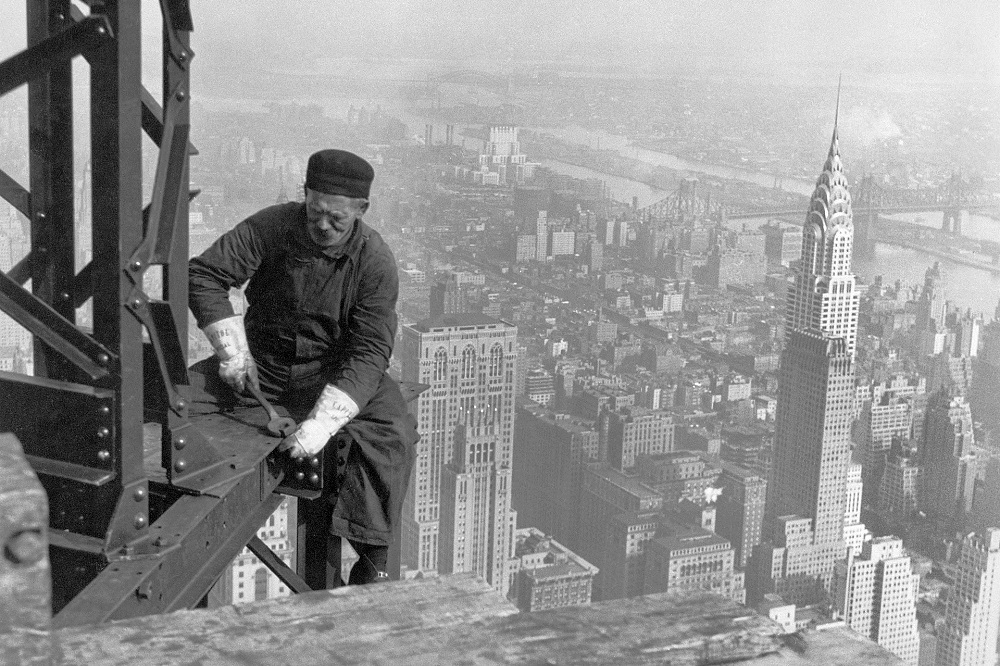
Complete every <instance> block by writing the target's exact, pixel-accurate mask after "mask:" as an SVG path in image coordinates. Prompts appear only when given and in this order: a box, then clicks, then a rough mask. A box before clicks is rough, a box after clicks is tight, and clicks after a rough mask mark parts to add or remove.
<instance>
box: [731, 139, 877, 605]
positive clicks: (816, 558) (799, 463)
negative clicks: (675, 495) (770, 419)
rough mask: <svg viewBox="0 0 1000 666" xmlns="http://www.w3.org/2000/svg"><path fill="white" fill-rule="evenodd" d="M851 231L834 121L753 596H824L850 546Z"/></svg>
mask: <svg viewBox="0 0 1000 666" xmlns="http://www.w3.org/2000/svg"><path fill="white" fill-rule="evenodd" d="M853 233H854V227H853V221H852V212H851V195H850V193H849V192H848V191H847V178H846V176H845V175H844V169H843V165H842V164H841V160H840V149H839V145H838V140H837V126H836V122H834V130H833V139H832V141H831V143H830V151H829V154H828V156H827V158H826V163H825V165H824V167H823V173H821V174H820V176H819V178H818V179H817V181H816V189H815V190H814V191H813V195H812V200H811V202H810V204H809V212H808V213H807V215H806V219H805V224H804V228H803V235H802V260H801V262H800V264H799V267H798V269H797V271H796V275H795V281H794V284H793V285H791V287H790V288H789V292H788V302H787V310H786V313H785V330H786V338H785V348H784V350H783V351H782V354H781V364H780V367H779V371H778V403H777V411H776V414H775V432H774V468H773V472H772V479H771V480H769V483H768V497H767V504H766V508H765V521H764V522H765V534H766V535H767V536H768V537H769V538H770V541H771V543H770V544H768V543H767V542H765V543H762V544H761V545H760V546H759V547H758V549H757V551H760V555H761V557H760V558H758V562H757V563H755V565H754V566H753V567H752V569H753V575H752V578H754V577H756V579H755V580H753V581H752V583H751V584H748V587H749V588H750V589H749V590H748V592H749V593H750V602H751V603H754V604H755V603H757V602H759V601H760V598H762V595H763V594H765V593H767V592H777V593H778V594H781V595H782V596H783V597H784V598H785V601H787V602H789V603H795V604H807V603H812V602H815V601H821V600H823V599H824V598H825V597H826V595H827V594H829V591H830V582H831V576H832V573H833V568H834V564H835V563H836V562H837V561H838V560H839V559H841V558H842V557H843V556H844V553H845V543H844V514H845V507H844V502H845V498H844V496H845V491H846V484H847V466H848V464H849V462H850V447H851V420H852V415H853V410H854V401H855V388H854V347H855V338H856V335H857V325H858V300H859V294H858V291H857V289H856V288H855V279H854V275H853V274H852V273H851V245H852V239H853ZM803 520H804V521H805V522H802V521H803ZM787 529H792V532H791V533H789V532H787ZM803 530H805V532H806V533H808V536H806V534H805V533H803ZM786 543H790V544H795V545H788V546H787V547H784V544H786ZM757 551H755V558H756V553H757ZM758 595H759V596H758Z"/></svg>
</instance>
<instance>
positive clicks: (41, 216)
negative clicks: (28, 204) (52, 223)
mask: <svg viewBox="0 0 1000 666" xmlns="http://www.w3.org/2000/svg"><path fill="white" fill-rule="evenodd" d="M35 219H36V220H44V219H45V213H43V212H42V211H38V212H37V213H35Z"/></svg>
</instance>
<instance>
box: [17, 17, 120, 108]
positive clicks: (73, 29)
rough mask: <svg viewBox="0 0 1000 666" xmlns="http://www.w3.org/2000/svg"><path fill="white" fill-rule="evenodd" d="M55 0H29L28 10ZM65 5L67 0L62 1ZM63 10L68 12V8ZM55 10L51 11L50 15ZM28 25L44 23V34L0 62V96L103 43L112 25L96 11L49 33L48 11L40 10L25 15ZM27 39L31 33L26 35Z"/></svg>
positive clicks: (109, 34)
mask: <svg viewBox="0 0 1000 666" xmlns="http://www.w3.org/2000/svg"><path fill="white" fill-rule="evenodd" d="M57 4H59V3H57V2H52V3H48V2H34V3H33V2H29V3H28V8H29V12H30V11H32V6H33V5H35V8H36V9H43V8H42V7H41V6H42V5H51V6H55V5H57ZM62 4H64V5H65V6H66V7H68V6H69V2H65V3H62ZM64 11H66V12H68V11H69V9H65V10H64ZM54 15H55V12H54V13H53V17H54ZM28 25H29V29H30V28H31V27H32V26H34V27H36V28H37V27H39V26H42V25H44V26H45V27H44V33H36V34H44V35H45V36H44V37H43V38H42V39H31V41H30V45H29V46H28V48H27V49H25V50H24V51H21V52H20V53H18V54H16V55H13V56H11V57H10V58H8V59H7V60H5V61H3V62H2V63H0V96H3V95H6V94H7V93H9V92H10V91H12V90H14V89H16V88H19V87H20V86H22V85H24V84H25V83H28V82H29V81H34V80H36V79H39V78H41V77H44V76H46V75H48V74H49V72H50V71H52V70H53V69H54V68H55V67H56V66H58V65H60V64H62V63H68V62H69V61H70V60H72V59H73V58H74V57H76V56H78V55H84V54H87V53H89V52H90V50H91V49H93V48H95V47H97V46H100V45H101V44H104V43H106V42H107V41H108V40H109V38H110V37H111V26H110V25H109V23H108V21H107V19H106V18H105V17H104V16H100V15H96V16H90V17H88V18H85V19H83V20H82V21H80V22H79V23H76V24H75V25H71V26H70V27H69V28H66V29H65V30H62V31H60V32H56V33H54V34H52V35H51V36H49V34H48V33H49V29H48V26H49V25H50V16H49V14H48V12H44V17H43V13H42V12H39V13H38V14H35V15H34V16H31V15H29V17H28ZM29 39H30V37H29Z"/></svg>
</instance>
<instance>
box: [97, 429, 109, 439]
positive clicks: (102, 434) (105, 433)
mask: <svg viewBox="0 0 1000 666" xmlns="http://www.w3.org/2000/svg"><path fill="white" fill-rule="evenodd" d="M110 434H111V431H110V430H108V429H107V428H98V429H97V436H98V437H99V438H101V439H104V438H105V437H107V436H108V435H110Z"/></svg>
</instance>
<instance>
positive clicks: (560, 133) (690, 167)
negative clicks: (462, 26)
mask: <svg viewBox="0 0 1000 666" xmlns="http://www.w3.org/2000/svg"><path fill="white" fill-rule="evenodd" d="M201 100H202V101H203V102H206V106H209V107H210V108H211V107H216V108H217V107H219V106H239V107H240V108H243V109H247V108H253V106H254V103H253V102H249V107H248V100H223V99H205V98H201ZM287 101H296V102H299V103H307V102H308V103H319V104H322V105H323V106H324V108H325V109H326V111H327V113H328V114H329V115H331V116H333V117H340V118H343V117H346V113H347V109H348V108H349V106H351V104H353V105H354V106H362V105H366V103H365V102H359V101H358V100H346V99H338V98H310V99H305V98H300V99H295V100H287ZM376 103H378V104H381V106H382V108H383V109H385V110H386V111H389V112H390V113H392V114H393V115H396V116H397V117H399V118H400V119H401V120H402V121H403V122H405V123H407V125H408V126H409V129H410V132H411V133H413V134H414V135H416V136H419V137H422V136H423V128H424V124H425V123H426V122H427V120H426V119H425V118H422V117H420V116H418V115H415V114H413V113H411V112H410V111H409V110H408V109H404V108H402V105H401V104H399V103H394V102H393V101H390V100H386V99H381V100H378V101H377V102H376V101H373V100H369V101H368V102H367V106H368V107H369V108H374V106H375V105H376ZM256 105H257V106H261V105H260V102H259V101H258V102H257V103H256ZM432 125H433V127H434V136H435V138H436V139H437V137H443V136H444V135H445V132H444V128H445V125H444V123H440V122H432ZM462 129H463V127H456V135H457V136H458V140H459V141H461V140H462V138H463V136H462V134H461V130H462ZM528 129H534V130H536V131H540V132H545V133H549V134H552V135H553V136H556V137H557V138H559V139H562V140H564V141H567V142H570V143H576V144H580V145H587V146H590V147H592V148H601V149H612V150H617V151H618V152H619V153H620V154H622V155H624V156H626V157H631V158H633V159H638V160H641V161H644V162H646V163H648V164H652V165H657V166H663V167H666V168H669V169H674V170H677V171H687V172H690V173H692V174H699V173H703V174H707V175H710V176H715V177H718V178H725V179H730V180H740V181H744V182H750V183H754V184H757V185H760V186H762V187H768V188H770V187H773V186H774V184H775V180H776V179H778V182H779V183H780V186H781V187H782V188H783V189H785V190H786V191H789V192H794V193H796V194H802V195H805V196H809V195H810V194H812V190H813V187H814V183H813V182H811V181H808V180H805V179H802V178H788V177H778V176H775V175H773V174H768V173H764V172H760V171H753V170H750V169H740V168H736V167H728V166H721V165H717V164H707V163H700V162H693V161H690V160H686V159H684V158H681V157H678V156H676V155H670V154H668V153H661V152H657V151H652V150H647V149H644V148H637V147H635V146H632V145H630V142H629V139H628V137H626V136H622V135H616V134H610V133H608V132H603V131H600V130H589V129H587V128H584V127H582V126H579V125H567V126H565V127H559V128H552V127H538V128H528ZM464 138H465V139H466V140H467V142H468V143H469V144H471V145H468V147H470V148H472V147H474V146H476V145H477V142H480V141H481V139H479V137H474V136H465V137H464ZM529 157H530V156H529ZM542 166H545V167H547V168H549V169H551V170H553V171H555V172H558V173H563V174H566V175H569V176H573V177H574V178H583V179H586V178H596V179H598V180H603V181H604V182H605V183H607V186H608V189H609V191H610V193H611V196H612V197H613V198H614V199H616V200H618V201H622V202H625V203H631V202H632V199H633V197H636V198H637V199H638V203H639V206H640V207H642V206H648V205H649V204H652V203H655V202H657V201H659V200H661V199H663V198H665V197H666V196H668V195H669V194H670V193H669V192H665V191H663V190H659V189H656V188H653V187H650V186H649V185H647V184H645V183H641V182H638V181H634V180H630V179H628V178H622V177H620V176H615V175H612V174H607V173H603V172H600V171H595V170H593V169H588V168H585V167H580V166H576V165H574V164H568V163H566V162H561V161H559V160H542ZM821 167H822V165H817V169H819V168H821ZM804 212H805V211H803V214H804ZM941 215H942V214H941V213H920V214H917V215H909V216H899V219H909V220H910V221H912V222H915V223H917V224H923V225H925V226H928V227H937V228H940V226H941ZM894 217H895V216H894ZM744 222H745V223H747V224H748V225H753V226H756V225H759V224H761V223H763V222H764V221H763V220H760V219H747V220H740V219H732V220H730V224H731V225H732V226H733V227H734V228H739V227H741V226H742V225H743V223H744ZM963 233H964V234H965V235H967V236H970V237H973V238H982V239H992V240H996V239H997V238H998V237H1000V222H997V221H996V220H992V219H991V218H988V217H982V216H975V215H971V216H968V217H967V218H966V219H965V220H963ZM934 261H940V262H941V266H942V268H943V273H944V289H945V293H946V297H947V298H948V300H951V301H953V302H954V303H956V304H957V305H958V306H960V307H961V308H963V309H966V308H971V309H972V310H973V311H974V312H982V313H985V314H986V315H987V316H992V314H993V311H994V309H995V308H996V306H997V302H998V301H1000V276H997V275H992V274H991V273H989V272H988V271H982V270H979V269H976V268H972V267H970V266H965V265H962V264H955V263H952V262H949V261H947V260H943V259H942V260H938V259H937V258H935V257H934V256H932V255H929V254H926V253H922V252H918V251H916V250H909V249H905V248H899V247H895V246H891V245H885V244H882V243H878V244H876V246H875V252H874V256H873V257H871V258H870V259H866V260H862V259H855V261H854V267H855V270H856V272H857V275H858V277H859V278H861V279H863V280H864V281H866V282H870V281H871V280H872V279H874V278H875V276H877V275H881V276H882V277H883V280H884V281H885V282H888V283H893V282H895V281H896V280H900V281H902V282H903V283H904V284H918V283H923V278H924V271H925V270H926V269H927V268H928V267H929V266H930V265H932V264H933V263H934Z"/></svg>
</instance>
